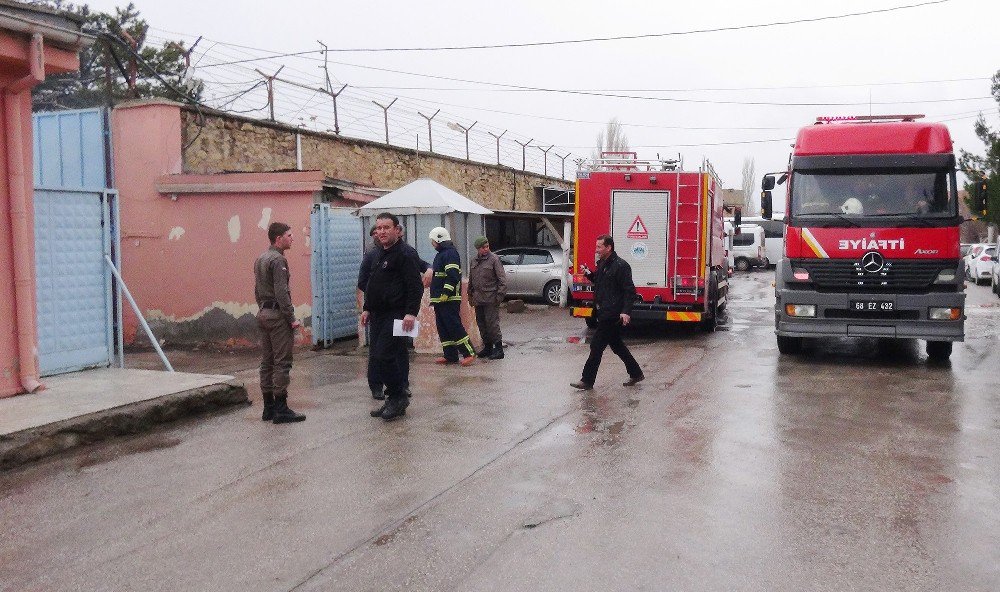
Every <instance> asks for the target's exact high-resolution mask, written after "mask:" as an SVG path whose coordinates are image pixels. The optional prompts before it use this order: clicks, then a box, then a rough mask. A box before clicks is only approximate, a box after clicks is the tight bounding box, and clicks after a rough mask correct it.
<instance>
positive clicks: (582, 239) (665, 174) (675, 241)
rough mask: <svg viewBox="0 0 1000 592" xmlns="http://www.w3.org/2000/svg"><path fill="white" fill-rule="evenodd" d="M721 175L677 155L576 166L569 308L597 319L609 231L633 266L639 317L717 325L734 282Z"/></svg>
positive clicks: (630, 156)
mask: <svg viewBox="0 0 1000 592" xmlns="http://www.w3.org/2000/svg"><path fill="white" fill-rule="evenodd" d="M722 214H723V211H722V196H721V194H720V192H719V181H718V177H717V176H716V174H715V171H713V170H712V167H711V165H709V163H708V162H707V161H706V162H704V164H703V165H702V167H701V168H700V169H699V170H698V171H682V170H680V161H678V160H639V159H638V158H637V155H636V153H634V152H624V153H608V152H606V153H603V154H602V155H601V158H599V159H596V160H593V161H588V162H585V163H584V164H583V165H582V166H581V169H580V171H579V172H578V173H577V182H576V224H575V228H574V235H573V268H572V269H571V272H573V273H574V275H573V284H572V298H573V304H572V308H571V309H570V310H571V313H572V315H573V316H575V317H583V318H584V319H586V321H587V324H588V325H589V326H593V325H594V317H593V314H594V309H593V300H594V294H593V286H592V285H591V284H590V282H589V281H588V280H587V279H586V277H584V276H583V274H582V273H581V271H582V270H581V264H586V265H587V266H588V267H589V268H590V269H595V268H596V261H595V255H594V247H595V244H596V242H597V237H598V236H600V235H602V234H610V235H611V237H612V238H614V240H615V251H616V252H617V253H618V255H619V256H620V257H622V258H623V259H625V260H626V261H628V263H629V265H630V266H631V267H632V279H633V281H634V282H635V286H636V292H637V297H636V302H635V306H633V308H632V318H634V319H657V320H667V321H681V322H694V323H701V324H702V326H703V327H705V328H707V329H714V328H715V325H716V323H717V320H718V315H719V312H720V311H721V310H722V309H723V308H724V307H725V303H726V293H727V292H728V289H729V284H728V277H727V273H726V272H727V271H728V270H727V267H728V266H727V263H726V257H725V248H724V240H725V230H724V228H723V220H722Z"/></svg>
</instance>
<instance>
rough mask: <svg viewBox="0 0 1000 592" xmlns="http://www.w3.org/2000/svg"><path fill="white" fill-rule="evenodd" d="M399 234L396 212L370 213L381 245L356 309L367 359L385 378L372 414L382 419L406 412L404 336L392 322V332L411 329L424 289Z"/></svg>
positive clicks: (395, 416)
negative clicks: (362, 300) (382, 400)
mask: <svg viewBox="0 0 1000 592" xmlns="http://www.w3.org/2000/svg"><path fill="white" fill-rule="evenodd" d="M400 236H401V232H400V229H399V219H398V218H397V217H396V216H394V215H392V214H389V213H387V212H383V213H381V214H379V215H378V216H376V217H375V240H376V241H378V243H379V245H380V246H381V248H382V250H381V252H379V254H378V257H377V259H376V260H375V264H374V265H373V266H372V269H371V276H370V277H369V278H368V284H367V287H366V289H365V303H364V307H363V310H362V312H361V324H362V325H368V326H369V331H368V339H369V341H370V344H369V349H370V354H369V356H368V363H369V364H377V366H378V372H377V374H378V376H379V377H380V378H381V379H382V381H383V382H384V383H385V396H386V402H385V404H384V405H382V406H381V407H379V408H378V409H376V410H374V411H372V412H371V416H372V417H381V418H382V419H384V420H386V421H392V420H394V419H397V418H399V417H402V416H404V415H406V406H407V405H408V404H409V401H408V400H407V398H406V390H405V386H406V384H408V383H409V376H406V374H408V373H409V368H402V367H401V364H400V363H399V358H400V356H402V355H406V350H405V348H406V341H405V339H406V338H405V337H399V336H394V335H393V325H394V324H396V321H397V320H398V321H400V322H399V325H400V327H399V329H401V331H400V330H398V329H397V333H399V332H408V331H412V330H413V327H414V325H415V324H416V321H417V313H418V312H420V298H421V297H422V296H423V293H424V286H423V283H422V282H421V280H420V269H419V268H418V266H417V261H416V259H415V258H414V257H411V256H410V255H409V253H408V252H407V251H406V249H404V248H403V243H402V241H400Z"/></svg>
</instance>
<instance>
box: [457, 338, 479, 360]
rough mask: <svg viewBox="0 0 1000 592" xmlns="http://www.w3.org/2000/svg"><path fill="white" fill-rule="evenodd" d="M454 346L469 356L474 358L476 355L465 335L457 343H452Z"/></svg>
mask: <svg viewBox="0 0 1000 592" xmlns="http://www.w3.org/2000/svg"><path fill="white" fill-rule="evenodd" d="M454 344H455V345H456V346H459V347H461V348H462V349H465V351H466V352H467V353H468V354H469V355H470V356H475V355H476V350H475V349H473V348H472V342H471V341H469V336H468V335H466V336H465V337H463V338H461V339H459V340H458V341H456V342H454Z"/></svg>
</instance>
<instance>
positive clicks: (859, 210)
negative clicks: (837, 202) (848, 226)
mask: <svg viewBox="0 0 1000 592" xmlns="http://www.w3.org/2000/svg"><path fill="white" fill-rule="evenodd" d="M840 211H841V212H844V213H845V214H854V215H855V216H860V215H861V214H864V213H865V207H864V206H863V205H861V200H859V199H858V198H856V197H849V198H847V201H845V202H844V205H842V206H840Z"/></svg>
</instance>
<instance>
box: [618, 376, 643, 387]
mask: <svg viewBox="0 0 1000 592" xmlns="http://www.w3.org/2000/svg"><path fill="white" fill-rule="evenodd" d="M643 380H646V377H645V376H644V375H642V374H640V375H639V376H630V377H629V379H628V380H626V381H625V382H623V383H622V386H635V384H636V383H638V382H642V381H643Z"/></svg>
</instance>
